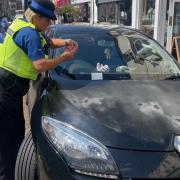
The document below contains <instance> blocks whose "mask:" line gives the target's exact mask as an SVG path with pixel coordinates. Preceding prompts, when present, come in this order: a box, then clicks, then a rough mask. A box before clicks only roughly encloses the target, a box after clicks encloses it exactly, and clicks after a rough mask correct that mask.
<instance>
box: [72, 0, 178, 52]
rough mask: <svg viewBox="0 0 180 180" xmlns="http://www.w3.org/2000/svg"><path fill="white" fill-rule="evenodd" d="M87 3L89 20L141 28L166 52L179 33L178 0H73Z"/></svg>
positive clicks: (75, 2)
mask: <svg viewBox="0 0 180 180" xmlns="http://www.w3.org/2000/svg"><path fill="white" fill-rule="evenodd" d="M71 3H72V4H75V5H77V4H81V5H82V4H84V3H86V4H88V6H89V7H91V8H90V13H89V14H90V23H92V24H93V23H102V22H103V23H104V22H106V23H110V24H119V25H124V26H131V27H133V28H137V29H140V30H143V31H144V32H146V33H147V34H148V35H150V36H151V37H153V38H154V39H156V40H157V41H158V42H159V43H160V44H161V45H163V46H165V47H166V48H167V50H168V51H169V52H171V48H172V40H173V37H174V36H180V0H72V1H71Z"/></svg>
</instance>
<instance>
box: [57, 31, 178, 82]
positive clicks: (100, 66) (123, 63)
mask: <svg viewBox="0 0 180 180" xmlns="http://www.w3.org/2000/svg"><path fill="white" fill-rule="evenodd" d="M119 34H120V33H119ZM119 34H118V33H116V35H114V36H112V35H110V34H106V33H104V34H103V33H101V34H98V33H91V34H89V33H88V34H73V35H70V34H67V37H66V36H62V38H72V39H74V40H76V41H77V42H78V44H79V50H78V53H77V54H76V56H75V58H74V59H73V60H70V61H66V62H63V63H61V64H60V65H59V66H58V67H57V68H56V71H57V72H60V73H64V74H66V75H68V76H69V77H74V79H84V78H88V79H91V80H102V79H126V78H127V79H129V78H131V79H155V80H163V79H167V78H168V77H172V75H173V76H174V75H178V74H180V70H179V68H178V66H177V65H176V63H175V62H174V60H173V59H172V57H171V56H170V55H169V54H168V53H167V52H166V51H165V50H163V49H162V48H161V47H160V46H159V45H158V44H157V43H156V42H155V41H153V40H151V39H149V38H148V37H146V36H143V35H139V34H135V33H131V34H129V35H119ZM62 52H63V48H59V49H57V50H56V52H55V56H57V55H59V54H61V53H62Z"/></svg>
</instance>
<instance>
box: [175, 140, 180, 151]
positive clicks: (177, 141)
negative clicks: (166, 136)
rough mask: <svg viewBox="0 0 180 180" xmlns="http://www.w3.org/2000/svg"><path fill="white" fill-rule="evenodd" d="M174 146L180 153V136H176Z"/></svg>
mask: <svg viewBox="0 0 180 180" xmlns="http://www.w3.org/2000/svg"><path fill="white" fill-rule="evenodd" d="M174 147H175V149H176V150H177V151H178V153H180V136H175V138H174Z"/></svg>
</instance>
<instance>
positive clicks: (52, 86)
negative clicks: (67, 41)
mask: <svg viewBox="0 0 180 180" xmlns="http://www.w3.org/2000/svg"><path fill="white" fill-rule="evenodd" d="M47 33H48V34H49V36H51V37H57V38H58V37H60V38H72V39H74V40H76V41H77V42H78V44H79V51H78V53H77V54H76V55H75V57H74V59H72V60H69V61H66V62H63V63H61V64H59V65H58V66H57V67H56V68H55V69H53V70H51V71H48V72H46V73H44V74H41V76H39V78H38V80H37V81H34V82H32V83H31V88H30V91H29V93H28V95H27V103H28V106H29V109H30V112H31V110H32V113H31V132H30V133H29V135H28V136H27V137H26V138H25V140H24V142H23V144H22V146H21V148H20V150H19V153H18V157H17V162H16V180H35V179H39V180H59V179H61V180H69V179H78V180H96V179H104V180H106V179H108V180H109V179H119V180H139V179H144V180H145V179H146V180H150V179H156V180H158V179H159V180H162V179H163V180H164V179H167V180H169V179H171V180H173V179H179V178H180V145H179V144H180V111H179V109H180V108H179V105H180V81H179V78H180V68H179V65H178V64H177V62H176V61H175V59H174V58H173V57H172V56H171V55H170V54H168V52H167V51H166V50H165V49H164V48H163V47H161V46H160V45H159V44H158V43H157V42H156V41H155V40H153V39H151V38H150V37H148V36H146V35H145V34H144V33H142V32H140V31H138V30H134V29H129V28H125V27H118V26H116V27H115V26H110V25H107V26H103V25H101V26H98V25H95V26H87V25H86V26H85V25H84V26H80V25H53V26H51V27H50V29H49V30H48V32H47ZM63 50H64V47H62V48H58V49H56V50H53V49H50V51H49V56H50V58H51V57H56V56H58V55H59V54H61V53H62V52H63Z"/></svg>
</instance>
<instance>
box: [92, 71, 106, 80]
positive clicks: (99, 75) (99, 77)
mask: <svg viewBox="0 0 180 180" xmlns="http://www.w3.org/2000/svg"><path fill="white" fill-rule="evenodd" d="M91 79H92V80H103V74H102V73H91Z"/></svg>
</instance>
